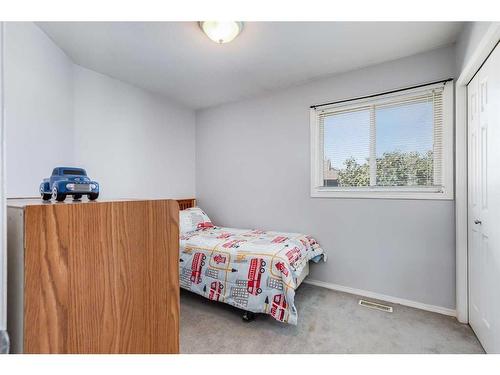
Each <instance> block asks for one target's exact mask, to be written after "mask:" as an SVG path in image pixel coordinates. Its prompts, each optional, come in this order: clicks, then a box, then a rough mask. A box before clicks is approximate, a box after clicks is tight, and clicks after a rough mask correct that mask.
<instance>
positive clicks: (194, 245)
mask: <svg viewBox="0 0 500 375" xmlns="http://www.w3.org/2000/svg"><path fill="white" fill-rule="evenodd" d="M180 249H181V254H180V277H181V287H182V288H184V289H187V290H190V291H192V292H195V293H197V294H200V295H202V296H204V297H206V298H208V299H210V300H213V301H219V302H225V303H227V304H230V305H233V306H236V307H239V308H241V309H244V310H248V311H252V312H255V313H265V314H268V315H271V316H272V317H273V318H275V319H276V320H279V321H281V322H285V323H289V324H297V318H298V316H297V310H296V308H295V304H294V297H295V289H296V287H297V277H298V276H299V275H300V273H301V272H302V270H303V268H304V267H305V266H306V264H307V262H308V261H310V260H313V261H315V262H318V261H320V260H321V259H323V260H325V254H324V252H323V249H321V247H320V246H319V244H318V243H317V242H316V241H315V240H314V239H313V238H312V237H310V236H306V235H303V234H299V233H278V232H268V231H262V230H243V229H233V228H221V227H216V226H213V225H204V226H198V228H197V229H196V230H193V231H189V232H186V233H181V237H180Z"/></svg>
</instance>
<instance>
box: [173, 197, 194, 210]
mask: <svg viewBox="0 0 500 375" xmlns="http://www.w3.org/2000/svg"><path fill="white" fill-rule="evenodd" d="M177 203H179V210H181V211H182V210H185V209H186V208H191V207H196V199H195V198H189V199H177Z"/></svg>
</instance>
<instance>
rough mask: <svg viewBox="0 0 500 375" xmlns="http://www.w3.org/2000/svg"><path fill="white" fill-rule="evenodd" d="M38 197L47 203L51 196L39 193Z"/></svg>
mask: <svg viewBox="0 0 500 375" xmlns="http://www.w3.org/2000/svg"><path fill="white" fill-rule="evenodd" d="M40 195H41V196H42V199H43V200H44V201H49V200H50V198H52V194H49V193H40Z"/></svg>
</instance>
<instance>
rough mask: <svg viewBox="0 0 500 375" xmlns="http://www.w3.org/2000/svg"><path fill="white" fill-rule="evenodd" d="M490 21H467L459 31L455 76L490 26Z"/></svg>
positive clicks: (461, 69)
mask: <svg viewBox="0 0 500 375" xmlns="http://www.w3.org/2000/svg"><path fill="white" fill-rule="evenodd" d="M491 24H492V23H491V22H467V23H466V24H465V27H464V28H463V30H462V32H461V33H460V35H459V37H458V41H457V47H456V61H457V62H456V67H457V78H458V76H459V74H460V73H461V72H462V71H463V69H464V67H465V65H466V64H467V62H468V61H469V59H470V57H471V56H472V54H473V53H474V51H475V50H476V48H477V46H478V44H479V42H480V41H481V39H482V38H483V36H484V35H485V34H486V31H488V28H489V27H490V26H491Z"/></svg>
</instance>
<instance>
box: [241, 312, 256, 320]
mask: <svg viewBox="0 0 500 375" xmlns="http://www.w3.org/2000/svg"><path fill="white" fill-rule="evenodd" d="M242 319H243V321H244V322H247V323H250V322H251V321H252V320H255V313H253V312H251V311H245V312H244V313H243V316H242Z"/></svg>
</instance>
